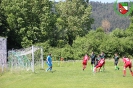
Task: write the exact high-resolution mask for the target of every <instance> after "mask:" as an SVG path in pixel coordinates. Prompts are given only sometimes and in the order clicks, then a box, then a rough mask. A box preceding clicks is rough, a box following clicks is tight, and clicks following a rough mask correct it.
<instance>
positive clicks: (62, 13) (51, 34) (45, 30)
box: [0, 0, 133, 59]
mask: <svg viewBox="0 0 133 88" xmlns="http://www.w3.org/2000/svg"><path fill="white" fill-rule="evenodd" d="M92 8H93V7H92V5H90V4H88V0H66V1H65V2H62V1H60V2H58V3H56V4H55V2H52V1H49V0H1V1H0V36H3V37H7V40H8V43H7V44H8V49H12V48H25V47H29V46H31V45H38V46H43V48H44V55H47V54H48V53H52V54H53V55H55V56H56V57H57V58H59V57H64V58H66V59H81V57H82V56H83V55H84V54H85V53H90V52H91V51H94V52H96V53H97V54H98V53H99V52H100V51H101V50H102V51H104V52H105V53H107V54H106V55H107V57H111V55H112V54H113V53H115V52H118V53H119V54H120V55H123V54H127V55H132V46H133V44H132V42H131V41H132V39H133V38H132V33H133V31H132V30H131V29H132V28H133V27H132V24H133V22H132V21H133V19H132V17H131V24H130V27H129V28H127V29H126V30H122V29H119V28H117V29H115V30H113V31H112V32H110V31H109V32H106V31H105V30H104V29H106V30H108V29H109V28H108V27H109V26H111V25H110V24H109V22H108V20H104V21H103V25H101V26H102V27H99V28H96V30H92V28H91V25H92V24H93V23H94V22H95V18H93V17H91V15H92ZM131 15H132V14H131ZM104 24H106V25H104ZM129 35H130V36H129Z"/></svg>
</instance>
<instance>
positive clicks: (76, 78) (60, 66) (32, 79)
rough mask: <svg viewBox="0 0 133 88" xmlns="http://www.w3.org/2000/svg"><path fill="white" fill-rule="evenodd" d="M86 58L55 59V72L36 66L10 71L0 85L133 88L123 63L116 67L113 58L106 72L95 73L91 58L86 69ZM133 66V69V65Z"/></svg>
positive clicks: (2, 87)
mask: <svg viewBox="0 0 133 88" xmlns="http://www.w3.org/2000/svg"><path fill="white" fill-rule="evenodd" d="M81 63H82V61H75V62H73V61H71V62H62V63H60V62H53V71H52V72H45V69H46V67H47V66H46V64H45V66H44V68H45V69H44V70H42V69H35V73H32V72H30V71H15V72H11V71H7V72H4V73H3V74H1V75H0V88H133V77H132V76H131V74H130V72H129V69H127V75H126V77H123V63H122V62H120V64H119V67H120V70H114V63H113V61H112V60H106V63H105V71H103V72H98V73H93V72H92V71H91V65H90V61H89V62H88V65H87V68H86V69H85V70H84V71H83V70H82V64H81ZM132 69H133V68H132Z"/></svg>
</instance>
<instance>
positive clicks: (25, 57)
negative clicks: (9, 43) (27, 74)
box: [8, 46, 44, 72]
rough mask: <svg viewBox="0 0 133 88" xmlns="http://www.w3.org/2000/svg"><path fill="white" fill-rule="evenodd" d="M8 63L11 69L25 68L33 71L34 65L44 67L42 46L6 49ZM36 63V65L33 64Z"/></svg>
mask: <svg viewBox="0 0 133 88" xmlns="http://www.w3.org/2000/svg"><path fill="white" fill-rule="evenodd" d="M8 64H9V67H11V70H12V71H13V70H15V69H17V68H18V69H19V70H20V69H26V70H27V71H29V70H31V71H32V72H35V66H37V65H39V67H40V68H42V69H44V61H43V48H42V47H38V46H31V47H28V48H23V49H14V50H9V51H8ZM35 64H36V65H35Z"/></svg>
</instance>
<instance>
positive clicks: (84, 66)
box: [83, 62, 86, 70]
mask: <svg viewBox="0 0 133 88" xmlns="http://www.w3.org/2000/svg"><path fill="white" fill-rule="evenodd" d="M85 68H86V63H85V62H84V63H83V70H85Z"/></svg>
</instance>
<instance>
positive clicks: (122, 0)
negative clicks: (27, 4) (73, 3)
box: [55, 0, 133, 3]
mask: <svg viewBox="0 0 133 88" xmlns="http://www.w3.org/2000/svg"><path fill="white" fill-rule="evenodd" d="M55 1H61V0H55ZM90 1H99V2H100V1H101V2H102V3H104V2H105V3H107V2H108V3H111V2H115V1H116V0H90ZM130 1H133V0H117V2H130Z"/></svg>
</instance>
